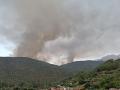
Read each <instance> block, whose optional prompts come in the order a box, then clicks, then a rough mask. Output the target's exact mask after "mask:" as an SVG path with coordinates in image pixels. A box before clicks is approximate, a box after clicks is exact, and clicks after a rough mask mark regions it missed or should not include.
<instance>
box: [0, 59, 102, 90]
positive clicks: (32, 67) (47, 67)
mask: <svg viewBox="0 0 120 90" xmlns="http://www.w3.org/2000/svg"><path fill="white" fill-rule="evenodd" d="M101 63H102V62H101V61H84V62H73V63H70V64H66V65H62V66H56V65H52V64H49V63H45V62H42V61H38V60H35V59H31V58H26V57H0V88H1V87H3V85H5V86H4V87H8V85H10V86H13V87H15V86H19V87H21V85H22V86H24V87H35V88H38V87H40V88H42V87H43V88H44V87H49V86H51V84H52V85H55V84H56V82H59V81H60V80H63V79H64V78H66V77H69V76H71V75H72V74H73V73H77V72H78V71H81V70H85V71H87V70H93V69H94V68H95V67H97V65H99V64H101ZM26 84H27V85H26ZM1 85H2V86H1ZM10 86H9V87H10ZM9 87H8V88H9ZM8 90H10V89H8ZM12 90H13V89H12ZM38 90H39V89H38Z"/></svg>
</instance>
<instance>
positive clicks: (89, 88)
mask: <svg viewBox="0 0 120 90" xmlns="http://www.w3.org/2000/svg"><path fill="white" fill-rule="evenodd" d="M61 85H62V86H65V87H79V88H80V89H81V90H109V89H110V88H116V89H120V59H117V60H113V59H111V60H108V61H106V62H105V63H103V64H101V65H100V66H98V67H97V68H96V69H94V70H93V71H90V72H85V71H84V72H79V73H77V74H76V75H74V76H72V77H69V78H68V79H65V80H63V81H62V82H61Z"/></svg>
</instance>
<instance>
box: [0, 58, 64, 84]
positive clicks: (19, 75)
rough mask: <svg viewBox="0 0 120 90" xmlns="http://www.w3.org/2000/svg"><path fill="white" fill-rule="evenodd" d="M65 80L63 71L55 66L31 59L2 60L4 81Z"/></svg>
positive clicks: (1, 70)
mask: <svg viewBox="0 0 120 90" xmlns="http://www.w3.org/2000/svg"><path fill="white" fill-rule="evenodd" d="M62 78H64V75H63V71H62V70H61V69H60V68H59V67H58V66H55V65H51V64H48V63H45V62H42V61H37V60H34V59H31V58H22V57H17V58H15V57H14V58H11V57H8V58H5V57H4V58H2V57H1V58H0V80H2V81H7V82H8V81H10V82H11V81H12V82H13V81H17V82H18V81H40V82H44V81H51V80H52V81H54V80H61V79H62Z"/></svg>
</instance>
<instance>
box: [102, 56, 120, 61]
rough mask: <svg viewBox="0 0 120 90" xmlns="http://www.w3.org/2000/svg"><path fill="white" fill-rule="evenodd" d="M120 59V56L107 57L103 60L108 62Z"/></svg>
mask: <svg viewBox="0 0 120 90" xmlns="http://www.w3.org/2000/svg"><path fill="white" fill-rule="evenodd" d="M119 58H120V55H107V56H104V57H103V58H102V60H103V61H107V60H110V59H113V60H117V59H119Z"/></svg>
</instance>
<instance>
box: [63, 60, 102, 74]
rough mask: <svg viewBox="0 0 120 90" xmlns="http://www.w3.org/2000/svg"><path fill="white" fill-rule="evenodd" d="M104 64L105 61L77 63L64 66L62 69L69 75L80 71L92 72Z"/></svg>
mask: <svg viewBox="0 0 120 90" xmlns="http://www.w3.org/2000/svg"><path fill="white" fill-rule="evenodd" d="M102 63H103V61H77V62H73V63H68V64H65V65H62V66H61V68H62V69H64V70H65V71H67V72H69V73H77V72H79V71H91V70H93V69H95V68H96V67H97V66H99V65H100V64H102Z"/></svg>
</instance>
